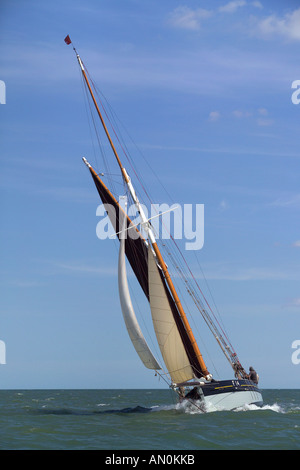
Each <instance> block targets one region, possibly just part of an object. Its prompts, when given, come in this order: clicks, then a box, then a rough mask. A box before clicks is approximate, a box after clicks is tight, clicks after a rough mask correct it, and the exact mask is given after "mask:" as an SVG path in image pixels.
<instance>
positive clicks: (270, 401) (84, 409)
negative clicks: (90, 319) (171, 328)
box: [0, 390, 300, 466]
mask: <svg viewBox="0 0 300 470" xmlns="http://www.w3.org/2000/svg"><path fill="white" fill-rule="evenodd" d="M262 393H263V398H264V405H263V406H262V407H257V406H255V405H250V406H245V407H244V408H239V409H237V410H234V411H220V410H215V409H214V410H206V411H205V412H204V411H203V410H201V409H200V408H199V407H197V408H196V407H192V406H190V405H188V404H179V403H178V402H177V399H176V396H175V395H174V393H173V392H172V391H171V390H2V391H0V449H2V450H15V449H18V450H20V449H24V450H35V449H36V450H47V449H49V450H80V449H84V450H96V449H97V450H102V451H104V458H115V456H116V455H121V454H116V453H112V452H109V451H117V450H119V451H122V450H123V451H125V450H127V451H128V450H130V451H134V450H136V451H138V450H156V451H163V450H164V451H165V450H172V451H184V452H185V453H186V451H188V450H195V451H197V450H201V449H205V450H209V449H211V450H222V449H229V450H230V449H231V450H234V449H243V450H247V449H251V450H252V449H268V450H272V449H295V450H296V449H300V390H263V391H262ZM102 453H103V452H102ZM133 455H134V454H133ZM170 458H172V457H170ZM177 463H178V462H177ZM183 463H185V462H183ZM132 466H134V465H132Z"/></svg>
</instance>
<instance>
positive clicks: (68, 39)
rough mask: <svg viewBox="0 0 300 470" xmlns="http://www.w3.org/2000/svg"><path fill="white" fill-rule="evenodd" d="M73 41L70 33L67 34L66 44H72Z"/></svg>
mask: <svg viewBox="0 0 300 470" xmlns="http://www.w3.org/2000/svg"><path fill="white" fill-rule="evenodd" d="M71 42H72V41H71V39H70V36H69V35H68V36H66V37H65V43H66V44H71Z"/></svg>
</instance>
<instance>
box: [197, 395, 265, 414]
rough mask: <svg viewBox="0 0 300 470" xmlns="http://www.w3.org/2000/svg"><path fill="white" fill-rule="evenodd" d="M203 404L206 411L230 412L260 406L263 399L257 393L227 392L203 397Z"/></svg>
mask: <svg viewBox="0 0 300 470" xmlns="http://www.w3.org/2000/svg"><path fill="white" fill-rule="evenodd" d="M203 404H204V407H205V410H207V411H222V410H227V411H230V410H234V409H236V408H243V407H244V406H246V405H257V406H262V404H263V398H262V395H261V393H260V392H258V391H255V392H254V391H253V392H250V391H244V392H227V393H221V394H218V395H210V396H208V397H204V400H203Z"/></svg>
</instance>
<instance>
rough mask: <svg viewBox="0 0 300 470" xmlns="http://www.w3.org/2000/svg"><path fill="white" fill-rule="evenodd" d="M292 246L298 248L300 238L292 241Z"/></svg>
mask: <svg viewBox="0 0 300 470" xmlns="http://www.w3.org/2000/svg"><path fill="white" fill-rule="evenodd" d="M293 246H294V247H296V248H300V240H296V241H295V242H294V243H293Z"/></svg>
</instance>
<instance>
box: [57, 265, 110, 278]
mask: <svg viewBox="0 0 300 470" xmlns="http://www.w3.org/2000/svg"><path fill="white" fill-rule="evenodd" d="M52 264H53V265H54V266H56V267H57V268H59V269H61V270H64V271H69V272H70V273H73V274H76V273H79V274H93V275H100V276H116V275H117V268H116V267H109V266H93V265H89V264H85V263H79V262H53V263H52Z"/></svg>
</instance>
